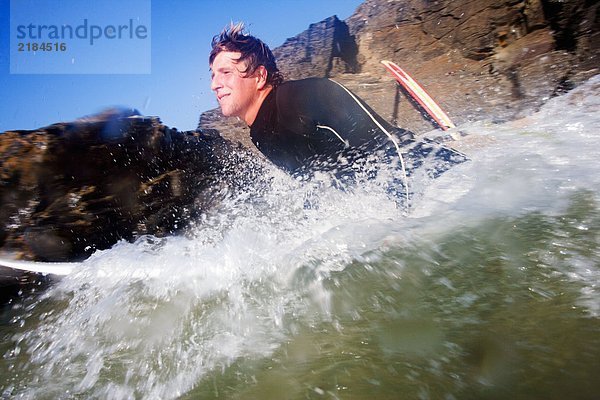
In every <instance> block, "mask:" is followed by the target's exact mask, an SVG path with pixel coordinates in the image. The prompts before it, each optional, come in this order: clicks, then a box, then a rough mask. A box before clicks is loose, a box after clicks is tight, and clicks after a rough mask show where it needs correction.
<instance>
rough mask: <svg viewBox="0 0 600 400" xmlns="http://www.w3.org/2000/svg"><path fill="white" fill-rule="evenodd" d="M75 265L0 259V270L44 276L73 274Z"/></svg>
mask: <svg viewBox="0 0 600 400" xmlns="http://www.w3.org/2000/svg"><path fill="white" fill-rule="evenodd" d="M76 265H77V263H68V262H38V261H22V260H11V259H6V258H0V268H9V269H12V270H17V271H22V272H33V273H37V274H44V275H57V276H65V275H69V274H70V273H71V272H73V270H74V268H75V266H76Z"/></svg>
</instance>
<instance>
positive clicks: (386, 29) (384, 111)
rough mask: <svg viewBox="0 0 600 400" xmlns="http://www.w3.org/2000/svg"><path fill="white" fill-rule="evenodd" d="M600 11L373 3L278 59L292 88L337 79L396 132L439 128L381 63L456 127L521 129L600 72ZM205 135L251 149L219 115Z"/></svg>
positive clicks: (571, 6)
mask: <svg viewBox="0 0 600 400" xmlns="http://www.w3.org/2000/svg"><path fill="white" fill-rule="evenodd" d="M599 10H600V2H598V1H597V0H596V1H593V0H560V1H559V0H510V1H509V0H505V1H497V0H438V1H433V0H366V1H365V2H364V3H363V4H362V5H360V6H359V7H358V9H357V10H356V12H355V13H354V14H353V15H352V16H351V17H350V18H348V19H347V20H346V21H340V20H339V19H338V18H337V17H330V18H328V19H326V20H324V21H321V22H318V23H315V24H312V25H311V26H310V27H309V28H308V30H306V31H304V32H302V33H300V34H299V35H297V36H295V37H293V38H290V39H288V40H287V41H286V42H285V43H284V44H283V45H282V46H280V47H278V48H276V49H274V50H273V52H274V54H275V56H276V57H277V59H278V63H279V66H280V69H281V70H282V71H283V73H284V75H286V77H287V78H288V79H299V78H304V77H309V76H320V77H333V78H335V79H336V80H338V81H340V82H342V83H344V84H346V85H347V86H348V87H349V88H350V89H352V90H353V91H354V92H355V93H357V94H358V95H359V96H360V97H362V98H363V99H364V100H365V101H367V102H368V103H369V104H370V105H371V106H373V108H375V110H376V111H378V112H379V113H380V114H381V115H382V116H383V117H384V118H386V119H388V120H389V121H391V122H392V123H395V124H397V125H398V126H401V127H404V128H408V129H410V130H413V131H415V132H424V131H428V130H431V129H433V128H434V126H433V125H432V124H431V122H430V121H428V120H426V119H424V118H423V117H422V116H421V115H420V114H419V112H417V111H418V110H416V108H415V105H414V104H413V103H412V102H411V101H409V100H408V99H407V97H406V96H405V94H404V93H403V92H402V91H401V90H400V89H399V87H398V85H397V84H396V83H395V82H394V80H393V79H392V78H391V77H390V76H389V75H388V74H387V73H386V71H385V70H384V69H383V67H382V65H381V64H380V60H382V59H388V60H391V61H394V62H396V63H397V64H399V65H400V66H401V67H402V68H404V69H405V70H406V71H407V72H408V73H410V74H411V75H412V76H413V77H414V78H415V79H416V80H417V81H419V82H420V83H421V84H422V85H423V86H424V87H425V88H426V89H427V91H428V92H429V94H430V95H432V97H434V99H436V100H437V101H438V102H439V103H440V105H441V106H442V108H444V109H445V110H446V111H447V113H448V114H449V115H450V117H451V118H452V119H453V120H454V121H455V122H456V123H457V124H461V123H465V122H468V121H474V120H481V119H487V120H491V121H494V120H507V119H513V118H517V117H520V116H523V115H526V114H528V113H531V112H532V111H534V110H536V109H537V108H539V106H540V105H542V104H543V103H544V102H545V101H547V100H548V99H549V98H551V97H553V96H555V95H557V94H560V93H562V92H564V91H567V90H569V89H571V88H573V87H575V86H576V85H578V84H579V83H581V82H583V81H584V80H586V79H588V78H589V77H591V76H593V75H595V74H598V73H599V72H600V61H599V58H598V56H597V54H598V48H599V43H600V40H599V37H598V32H599V29H598V25H599V19H598V14H599ZM199 126H200V127H201V128H205V127H210V128H215V129H218V130H220V131H221V132H223V134H224V135H226V136H228V137H231V138H235V139H237V140H239V141H240V142H243V143H246V144H247V143H248V139H247V136H248V132H247V129H244V128H243V126H241V125H240V124H239V122H237V121H232V120H231V119H228V118H224V117H222V116H221V115H220V114H219V112H218V110H211V111H209V112H206V113H204V114H203V115H202V116H201V118H200V125H199Z"/></svg>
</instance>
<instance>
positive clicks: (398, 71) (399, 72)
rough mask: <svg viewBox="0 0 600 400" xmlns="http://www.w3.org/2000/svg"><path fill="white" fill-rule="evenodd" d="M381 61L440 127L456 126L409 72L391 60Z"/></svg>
mask: <svg viewBox="0 0 600 400" xmlns="http://www.w3.org/2000/svg"><path fill="white" fill-rule="evenodd" d="M381 63H382V64H383V65H384V66H385V67H386V68H387V69H388V70H389V71H390V72H391V73H392V75H394V77H395V78H396V80H397V81H398V83H400V84H401V85H402V87H403V88H405V89H406V90H407V91H408V93H409V94H410V95H411V97H412V98H413V99H414V100H415V101H416V102H417V103H419V104H420V105H421V107H423V109H424V110H425V111H426V112H427V113H428V114H429V115H430V116H431V118H433V120H434V121H435V122H436V123H437V124H438V125H439V126H440V128H442V129H443V130H448V129H449V128H454V127H455V125H454V123H453V122H452V120H451V119H450V117H449V116H448V115H447V114H446V113H445V112H444V111H443V110H442V108H441V107H440V106H439V105H438V104H437V103H436V102H435V101H434V100H433V98H431V96H430V95H429V94H428V93H427V92H426V91H425V89H423V87H422V86H421V85H419V84H418V83H417V81H415V80H414V79H413V78H412V77H411V76H410V75H409V74H407V73H406V72H405V71H404V70H403V69H402V68H400V67H399V66H398V65H396V64H395V63H393V62H391V61H387V60H382V61H381Z"/></svg>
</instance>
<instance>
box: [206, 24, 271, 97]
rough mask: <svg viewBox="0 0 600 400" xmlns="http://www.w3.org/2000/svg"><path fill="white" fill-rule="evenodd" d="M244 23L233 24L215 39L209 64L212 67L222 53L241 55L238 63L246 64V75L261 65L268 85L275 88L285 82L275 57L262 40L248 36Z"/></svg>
mask: <svg viewBox="0 0 600 400" xmlns="http://www.w3.org/2000/svg"><path fill="white" fill-rule="evenodd" d="M244 31H245V27H244V23H243V22H238V23H237V24H234V23H233V22H232V23H231V24H230V25H229V26H228V27H226V28H225V29H223V31H222V32H221V33H220V34H219V35H216V36H215V37H213V40H212V50H211V52H210V56H209V57H208V64H209V65H211V66H212V64H213V61H215V57H217V55H218V54H219V53H221V52H222V51H232V52H237V53H241V56H240V58H239V59H238V62H245V64H246V70H245V71H243V73H244V74H246V75H252V74H253V73H254V72H255V71H256V70H257V69H258V67H260V66H261V65H262V66H263V67H265V69H266V70H267V83H268V84H269V85H271V86H273V87H277V86H279V85H280V84H281V83H282V82H283V75H282V74H281V72H279V69H278V68H277V63H276V62H275V57H274V56H273V53H272V52H271V50H270V49H269V46H267V45H266V44H265V43H264V42H263V41H262V40H260V39H258V38H256V37H254V36H251V35H248V34H246V33H245V32H244Z"/></svg>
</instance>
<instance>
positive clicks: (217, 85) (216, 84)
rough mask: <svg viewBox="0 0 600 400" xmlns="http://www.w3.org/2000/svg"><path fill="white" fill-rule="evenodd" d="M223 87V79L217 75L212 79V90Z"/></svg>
mask: <svg viewBox="0 0 600 400" xmlns="http://www.w3.org/2000/svg"><path fill="white" fill-rule="evenodd" d="M220 87H222V85H221V80H220V79H219V78H218V77H217V76H216V75H215V76H213V77H212V78H211V80H210V90H212V91H215V90H217V89H219V88H220Z"/></svg>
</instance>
